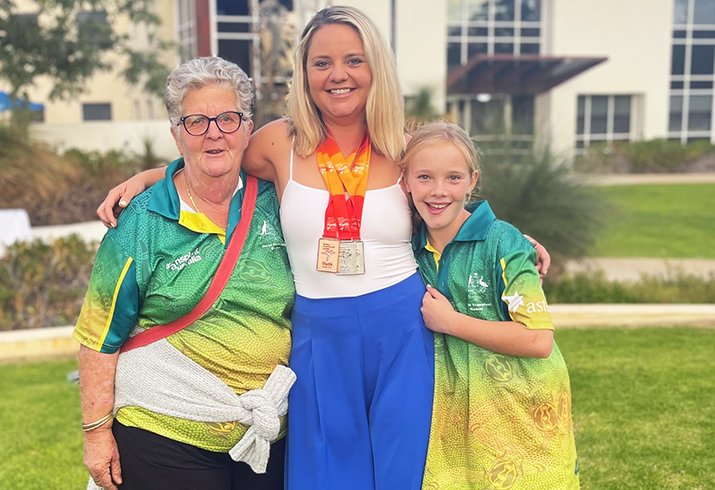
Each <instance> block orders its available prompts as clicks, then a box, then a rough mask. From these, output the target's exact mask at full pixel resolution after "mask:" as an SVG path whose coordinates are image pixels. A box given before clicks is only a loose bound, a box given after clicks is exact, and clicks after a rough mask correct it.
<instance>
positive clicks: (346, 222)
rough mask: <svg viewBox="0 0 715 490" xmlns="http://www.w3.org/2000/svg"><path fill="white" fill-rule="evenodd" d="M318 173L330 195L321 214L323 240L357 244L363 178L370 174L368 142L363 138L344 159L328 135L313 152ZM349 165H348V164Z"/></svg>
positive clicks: (363, 198)
mask: <svg viewBox="0 0 715 490" xmlns="http://www.w3.org/2000/svg"><path fill="white" fill-rule="evenodd" d="M316 154H317V156H318V170H320V174H321V175H322V176H323V180H324V181H325V186H326V187H327V188H328V191H329V192H330V199H329V201H328V207H327V208H326V210H325V229H324V230H323V237H325V238H337V239H339V240H348V239H349V240H359V239H360V223H361V220H362V208H363V204H364V203H365V191H366V190H367V176H368V172H369V170H370V154H371V145H370V138H369V137H368V135H367V132H365V135H364V136H363V137H362V140H361V141H360V145H359V146H358V147H357V149H356V150H355V151H354V152H353V153H351V154H350V155H348V157H347V158H345V157H344V156H343V154H342V153H341V152H340V148H339V147H338V144H337V143H336V142H335V140H334V139H333V137H332V136H331V135H330V134H328V136H326V138H325V141H323V143H322V144H321V145H320V146H319V147H318V149H317V150H316ZM348 161H351V162H352V165H351V164H349V163H348Z"/></svg>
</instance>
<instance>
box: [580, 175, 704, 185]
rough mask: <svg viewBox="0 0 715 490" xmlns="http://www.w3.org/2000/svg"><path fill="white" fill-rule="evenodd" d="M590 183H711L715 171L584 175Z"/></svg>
mask: <svg viewBox="0 0 715 490" xmlns="http://www.w3.org/2000/svg"><path fill="white" fill-rule="evenodd" d="M586 182H588V183H590V184H592V185H598V186H609V185H642V184H712V183H715V172H709V173H699V174H698V173H692V174H607V175H593V176H589V177H586Z"/></svg>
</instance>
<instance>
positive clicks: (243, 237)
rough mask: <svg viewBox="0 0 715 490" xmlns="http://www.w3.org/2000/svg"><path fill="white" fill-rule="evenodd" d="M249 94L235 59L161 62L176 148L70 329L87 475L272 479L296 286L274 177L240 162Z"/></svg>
mask: <svg viewBox="0 0 715 490" xmlns="http://www.w3.org/2000/svg"><path fill="white" fill-rule="evenodd" d="M251 101H252V87H251V83H250V80H249V79H248V77H247V76H246V74H245V73H244V72H243V71H242V70H241V69H240V68H238V67H237V66H236V65H235V64H233V63H229V62H226V61H224V60H222V59H220V58H201V59H196V60H193V61H190V62H188V63H185V64H183V65H181V66H180V67H178V68H177V69H176V70H174V71H173V72H172V73H171V75H170V76H169V78H168V80H167V90H166V106H167V109H168V113H169V119H170V121H171V125H172V128H171V129H172V134H173V136H174V139H175V140H176V145H177V148H178V149H179V151H180V153H181V155H182V158H181V159H179V160H177V161H176V162H174V163H172V164H171V165H170V166H169V167H168V168H167V169H166V178H165V179H164V180H162V181H160V182H159V183H158V184H157V185H156V186H154V187H152V188H151V189H149V190H148V191H147V192H145V193H143V194H142V195H140V196H138V197H137V198H136V199H134V201H133V202H132V204H131V206H129V207H128V208H127V210H126V212H124V213H123V214H122V216H121V218H120V225H121V226H120V227H119V228H117V229H113V230H110V231H109V232H108V233H107V236H106V237H105V239H104V240H103V242H102V244H101V246H100V249H99V251H98V254H97V259H96V262H95V265H94V270H93V272H92V277H91V280H90V285H89V289H88V292H87V296H86V298H85V302H84V305H83V307H82V312H81V314H80V317H79V320H78V322H77V327H76V329H75V333H74V336H75V338H76V339H77V340H78V341H79V342H80V343H81V347H80V358H79V363H80V386H81V398H82V416H83V419H84V421H85V423H84V425H83V428H84V431H85V432H84V434H85V464H86V466H87V469H88V470H89V472H90V475H91V477H92V480H93V482H94V483H95V484H96V485H98V486H101V487H104V488H108V489H116V488H117V486H118V485H121V488H122V489H123V490H127V489H130V490H131V489H147V488H152V489H167V490H168V489H182V488H183V489H197V488H200V489H202V490H206V489H216V490H228V489H244V488H250V489H279V488H282V487H283V454H284V444H283V439H280V440H278V439H279V436H282V432H283V428H284V426H283V424H282V422H283V418H284V417H281V418H280V419H279V416H280V415H284V414H285V411H286V400H285V398H286V396H287V391H288V388H289V387H290V384H291V383H292V381H293V378H291V376H293V375H292V373H290V370H289V369H288V368H285V367H283V366H285V365H287V363H288V356H289V352H290V321H289V319H288V314H289V311H290V309H291V307H292V305H293V298H294V292H295V291H294V286H293V280H292V276H291V273H290V268H289V264H288V257H287V255H286V250H285V245H284V241H283V237H282V233H281V229H280V224H279V222H278V201H277V198H276V194H275V191H274V187H273V185H272V184H269V183H266V182H262V181H258V182H257V181H256V179H255V178H253V177H247V176H246V175H245V173H244V171H243V170H242V169H241V160H242V158H243V155H244V151H245V149H246V146H247V145H248V139H249V136H250V134H251V130H252V128H253V123H252V122H251V119H250V110H251V109H250V108H251ZM241 246H242V248H241ZM236 261H237V262H236ZM219 264H220V265H219ZM140 339H141V340H140ZM137 345H139V346H140V347H136V346H137ZM134 347H136V348H134ZM120 349H121V354H120ZM281 368H282V369H281ZM274 370H275V372H274ZM272 372H273V373H274V374H271V373H272ZM239 395H240V396H239ZM271 440H277V441H278V442H274V443H273V446H274V450H273V457H271V458H270V460H269V461H268V463H267V462H266V460H267V457H268V451H269V441H271ZM234 460H243V461H246V462H248V463H249V464H250V467H249V466H248V465H246V464H244V463H239V462H236V461H234ZM90 486H92V482H90Z"/></svg>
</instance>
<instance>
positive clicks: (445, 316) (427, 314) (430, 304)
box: [420, 285, 455, 333]
mask: <svg viewBox="0 0 715 490" xmlns="http://www.w3.org/2000/svg"><path fill="white" fill-rule="evenodd" d="M420 311H422V318H423V319H424V322H425V326H427V328H429V329H430V330H432V331H433V332H439V333H450V332H449V331H448V330H449V328H447V327H448V324H449V319H450V317H451V316H452V315H454V314H455V311H454V308H453V307H452V303H450V302H449V300H448V299H447V298H446V297H445V296H444V295H443V294H442V293H440V292H439V291H438V290H437V289H435V288H433V287H432V286H430V285H427V292H426V293H425V295H424V296H423V297H422V308H421V310H420Z"/></svg>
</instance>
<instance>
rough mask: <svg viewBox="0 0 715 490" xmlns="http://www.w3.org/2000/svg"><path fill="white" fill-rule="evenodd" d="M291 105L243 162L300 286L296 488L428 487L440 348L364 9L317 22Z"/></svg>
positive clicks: (292, 440)
mask: <svg viewBox="0 0 715 490" xmlns="http://www.w3.org/2000/svg"><path fill="white" fill-rule="evenodd" d="M288 113H289V117H288V118H286V119H283V120H279V121H274V122H272V123H270V124H268V125H266V126H264V127H263V128H261V130H260V131H257V132H256V134H255V135H254V136H253V137H252V138H251V144H250V146H249V148H248V149H247V150H246V158H245V162H244V166H245V168H246V170H247V172H249V173H250V174H252V175H256V176H257V177H259V178H263V179H266V180H270V181H272V182H274V183H275V185H276V187H277V190H278V196H279V199H281V223H282V225H283V231H284V233H285V236H286V245H287V247H288V253H289V256H290V262H291V267H292V270H293V274H294V279H295V285H296V291H297V296H296V304H295V308H294V311H293V315H292V320H293V348H292V351H291V368H292V369H294V370H295V372H296V374H297V376H298V380H297V382H296V385H295V386H294V387H293V390H292V391H291V395H290V407H291V408H290V412H289V417H290V423H289V435H288V445H289V447H288V453H287V460H288V464H287V475H286V485H287V488H290V489H292V490H295V489H311V490H312V489H334V488H340V489H355V490H370V489H373V488H376V489H387V488H389V489H400V490H409V489H418V488H420V486H421V483H422V473H423V469H424V463H425V457H426V453H427V443H428V438H429V426H430V417H431V410H432V392H433V363H434V359H433V356H434V345H433V338H432V334H431V333H430V332H429V331H428V330H427V329H426V328H425V326H424V324H423V322H422V317H421V314H420V305H421V301H422V296H423V295H424V293H425V286H424V284H423V283H422V281H421V279H420V277H419V274H417V272H416V270H417V265H416V263H415V260H414V257H413V255H412V249H411V245H410V235H411V220H410V208H409V206H408V201H407V198H406V196H405V194H404V193H403V191H402V189H401V186H400V182H399V180H400V173H401V170H400V167H399V165H398V164H397V161H398V160H399V158H400V156H401V153H402V151H403V149H404V145H405V135H404V133H403V127H404V116H403V101H402V95H401V92H400V88H399V83H398V80H397V70H396V66H395V62H394V57H393V56H392V53H391V52H390V50H389V48H388V47H387V45H386V43H385V42H384V40H383V38H382V37H381V35H380V34H379V32H378V30H377V29H376V27H375V25H374V24H373V23H372V22H371V21H370V20H369V19H368V18H367V17H366V16H365V15H364V14H363V13H362V12H360V11H359V10H357V9H354V8H351V7H330V8H327V9H324V10H322V11H320V12H318V14H316V16H315V17H314V18H313V19H312V20H311V21H310V22H309V23H308V25H307V26H306V28H305V30H304V31H303V34H302V36H301V40H300V43H299V45H298V49H297V51H296V61H295V72H294V77H293V84H292V86H291V92H290V94H289V99H288ZM154 180H155V177H152V173H151V172H149V173H148V174H144V175H141V174H140V176H137V177H135V178H133V179H132V180H130V181H129V182H128V183H125V184H122V185H120V186H118V187H117V188H115V189H114V190H113V191H112V192H111V193H110V195H109V196H108V198H107V199H106V200H105V202H104V203H103V204H102V206H100V209H99V210H98V213H99V215H100V217H101V218H102V219H103V221H104V222H105V223H107V224H109V225H114V224H115V220H114V216H113V211H112V208H113V205H114V203H116V202H118V201H119V202H120V206H121V205H122V202H124V203H125V202H126V200H127V199H128V198H131V197H132V196H133V195H134V194H135V193H136V191H137V189H143V187H144V185H145V184H151V183H153V181H154Z"/></svg>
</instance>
